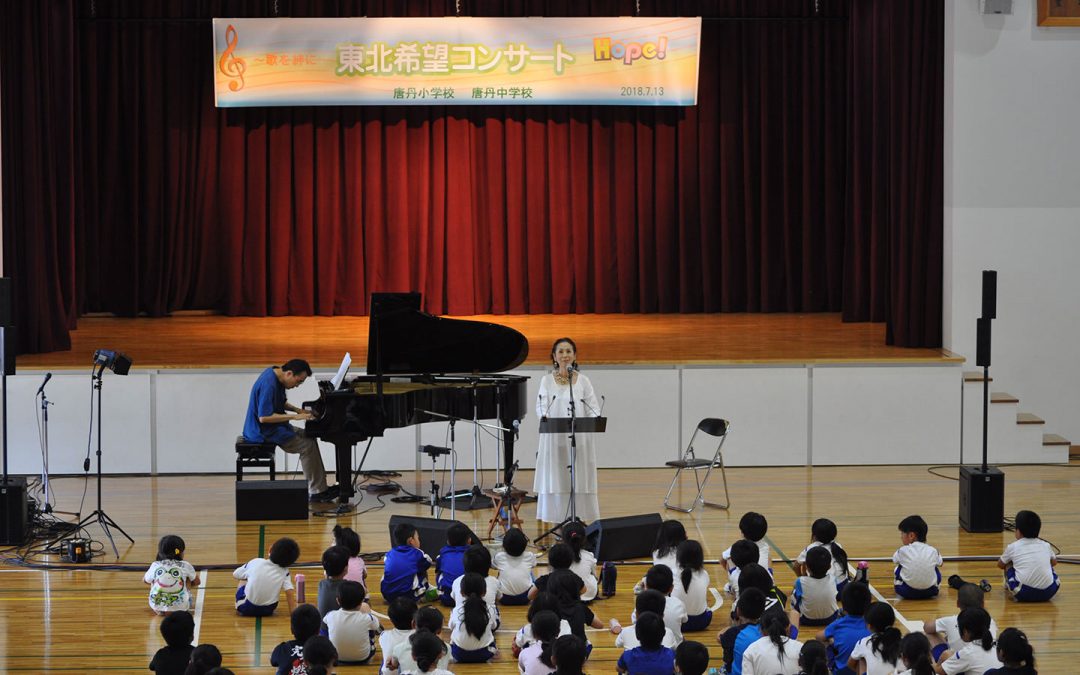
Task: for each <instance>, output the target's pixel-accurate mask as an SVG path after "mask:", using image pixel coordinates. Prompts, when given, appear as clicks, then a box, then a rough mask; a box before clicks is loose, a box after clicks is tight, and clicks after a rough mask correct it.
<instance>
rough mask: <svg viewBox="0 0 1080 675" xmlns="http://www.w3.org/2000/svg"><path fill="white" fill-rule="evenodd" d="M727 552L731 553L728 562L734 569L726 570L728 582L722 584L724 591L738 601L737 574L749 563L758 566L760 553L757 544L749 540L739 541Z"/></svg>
mask: <svg viewBox="0 0 1080 675" xmlns="http://www.w3.org/2000/svg"><path fill="white" fill-rule="evenodd" d="M728 550H729V551H731V558H730V560H729V562H730V564H731V566H732V567H734V569H731V570H728V580H727V583H726V584H724V591H726V592H727V593H729V594H731V595H733V596H735V599H736V600H738V599H739V574H740V573H741V570H742V568H744V567H746V566H747V565H749V564H750V563H754V564H755V565H756V564H758V560H760V559H761V551H760V549H758V546H757V544H755V543H754V542H752V541H750V540H749V539H740V540H739V541H737V542H735V543H734V544H732V545H731V548H730V549H728Z"/></svg>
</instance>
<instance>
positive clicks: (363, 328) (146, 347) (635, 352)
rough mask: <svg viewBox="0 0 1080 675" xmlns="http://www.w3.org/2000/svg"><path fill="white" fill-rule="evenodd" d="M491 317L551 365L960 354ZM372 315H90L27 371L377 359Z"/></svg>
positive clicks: (829, 327) (742, 319)
mask: <svg viewBox="0 0 1080 675" xmlns="http://www.w3.org/2000/svg"><path fill="white" fill-rule="evenodd" d="M454 318H461V319H470V320H478V321H490V322H494V323H499V324H502V325H506V326H509V327H511V328H514V329H516V330H518V331H521V332H522V333H523V334H524V335H525V336H526V337H527V338H528V340H529V347H530V351H529V358H528V360H527V361H526V365H543V364H546V363H547V362H548V353H549V351H550V349H551V344H552V343H553V342H554V340H555V339H557V338H559V337H562V336H566V335H569V336H571V337H572V338H574V340H575V341H576V342H577V344H578V349H579V357H580V360H581V362H582V363H588V364H613V365H626V364H631V365H633V364H637V365H656V364H686V365H699V364H700V365H723V364H740V363H742V364H745V363H837V362H841V363H870V362H872V363H882V362H916V363H918V362H923V363H925V362H940V361H943V360H944V361H960V360H962V359H961V358H960V357H958V356H956V355H954V354H952V353H950V352H948V351H947V350H943V349H904V348H899V347H890V346H888V345H886V344H885V325H884V324H881V323H844V322H842V321H841V320H840V315H839V314H559V315H551V314H546V315H527V316H525V315H504V316H472V317H454ZM367 332H368V320H367V317H345V316H339V317H295V316H290V317H258V318H256V317H226V316H220V315H208V314H185V315H178V316H172V317H167V318H153V319H152V318H135V319H120V318H114V317H86V318H83V319H80V320H79V325H78V329H77V330H75V331H73V332H72V334H71V339H72V348H71V350H70V351H65V352H52V353H47V354H30V355H25V356H21V357H19V360H18V367H19V368H20V369H28V370H34V369H45V368H79V369H81V368H85V367H87V366H88V365H89V364H90V362H91V360H92V354H93V353H94V350H96V349H99V348H105V349H113V350H119V351H122V352H124V353H126V354H127V355H128V356H130V357H131V358H132V360H133V361H134V363H135V367H136V368H223V367H253V366H265V365H267V364H269V363H281V362H283V361H285V360H286V359H288V358H293V357H299V358H306V359H307V360H308V361H309V362H310V363H311V364H312V365H313V366H315V367H317V368H334V367H336V366H337V364H338V363H339V362H340V361H341V357H342V355H343V354H344V353H345V352H346V351H348V352H351V353H352V356H353V362H354V363H358V364H364V363H366V360H367Z"/></svg>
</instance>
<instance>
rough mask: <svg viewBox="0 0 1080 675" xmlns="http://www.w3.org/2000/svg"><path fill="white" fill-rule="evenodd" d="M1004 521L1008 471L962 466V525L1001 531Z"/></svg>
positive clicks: (972, 528)
mask: <svg viewBox="0 0 1080 675" xmlns="http://www.w3.org/2000/svg"><path fill="white" fill-rule="evenodd" d="M1004 521H1005V474H1003V473H1002V472H1001V470H1000V469H997V468H995V467H992V466H991V467H987V469H986V471H983V470H982V468H980V467H976V466H962V467H960V527H962V528H964V529H965V530H967V531H968V532H1001V531H1002V530H1003V529H1004Z"/></svg>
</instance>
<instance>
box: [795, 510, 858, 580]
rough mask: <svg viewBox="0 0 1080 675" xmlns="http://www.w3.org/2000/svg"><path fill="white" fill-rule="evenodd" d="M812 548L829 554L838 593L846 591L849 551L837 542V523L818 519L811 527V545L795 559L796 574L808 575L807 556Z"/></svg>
mask: <svg viewBox="0 0 1080 675" xmlns="http://www.w3.org/2000/svg"><path fill="white" fill-rule="evenodd" d="M812 548H824V549H825V550H827V551H828V552H829V555H830V558H831V563H832V569H831V570H830V575H829V576H831V577H832V578H833V581H834V582H835V583H836V592H837V593H839V592H840V591H842V590H844V586H845V585H846V584H847V582H848V556H847V551H845V550H844V549H843V547H841V546H840V544H839V543H838V542H837V541H836V523H834V522H833V521H831V520H829V519H828V518H818V519H817V520H815V521H814V524H813V525H811V526H810V545H809V546H807V547H806V548H804V549H803V550H802V552H801V553H799V555H798V557H797V558H795V574H797V575H799V576H805V575H806V554H807V553H809V552H810V549H812Z"/></svg>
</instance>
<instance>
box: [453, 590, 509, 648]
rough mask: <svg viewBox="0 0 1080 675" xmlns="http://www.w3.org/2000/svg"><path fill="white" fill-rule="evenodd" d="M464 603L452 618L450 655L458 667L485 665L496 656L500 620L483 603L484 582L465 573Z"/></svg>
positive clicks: (484, 602)
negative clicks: (469, 664) (460, 665)
mask: <svg viewBox="0 0 1080 675" xmlns="http://www.w3.org/2000/svg"><path fill="white" fill-rule="evenodd" d="M459 582H460V585H459V589H460V592H461V596H462V601H461V602H458V603H457V604H456V605H455V606H454V610H453V612H451V614H450V653H451V655H452V656H453V657H454V660H455V661H457V662H458V663H486V662H487V661H490V660H491V658H492V657H493V656H495V654H496V652H497V650H496V648H495V628H496V625H497V622H498V619H497V618H496V617H495V616H494V615H493V614H492V612H491V610H490V606H489V605H488V603H487V601H485V600H484V594H485V592H486V591H487V582H486V581H485V578H484V577H483V576H481V575H479V574H476V573H474V572H466V573H465V575H464V576H462V577H461V579H459Z"/></svg>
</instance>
